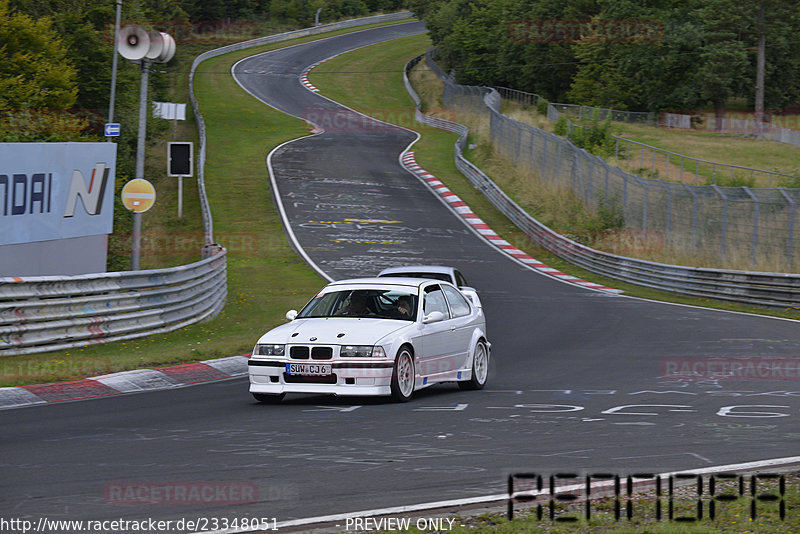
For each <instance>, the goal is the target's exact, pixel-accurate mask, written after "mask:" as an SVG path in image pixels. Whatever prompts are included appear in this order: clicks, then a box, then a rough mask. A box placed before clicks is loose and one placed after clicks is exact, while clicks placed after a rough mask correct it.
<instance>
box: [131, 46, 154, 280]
mask: <svg viewBox="0 0 800 534" xmlns="http://www.w3.org/2000/svg"><path fill="white" fill-rule="evenodd" d="M141 66H142V81H141V86H140V88H139V137H138V139H137V145H136V178H142V179H144V151H145V140H146V137H147V81H148V77H149V74H150V60H149V59H147V58H142V59H141ZM141 218H142V214H141V213H136V212H134V214H133V235H132V236H131V239H132V244H131V271H138V270H139V253H140V251H141V235H142V220H141Z"/></svg>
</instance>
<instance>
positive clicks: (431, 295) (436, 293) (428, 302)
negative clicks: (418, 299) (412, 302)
mask: <svg viewBox="0 0 800 534" xmlns="http://www.w3.org/2000/svg"><path fill="white" fill-rule="evenodd" d="M422 308H423V311H424V312H425V315H430V314H431V313H432V312H435V311H439V312H442V313H443V314H444V317H445V319H449V318H450V311H449V310H448V306H447V300H446V299H445V298H444V293H442V290H441V288H440V287H439V286H438V285H433V286H428V287H426V288H425V299H424V300H423V304H422Z"/></svg>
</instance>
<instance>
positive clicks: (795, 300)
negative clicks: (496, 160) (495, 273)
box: [405, 56, 800, 308]
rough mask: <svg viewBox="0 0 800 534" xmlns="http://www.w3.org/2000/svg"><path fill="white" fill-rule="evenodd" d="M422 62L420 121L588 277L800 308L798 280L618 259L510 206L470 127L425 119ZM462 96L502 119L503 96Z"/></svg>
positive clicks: (505, 208) (497, 200) (522, 223)
mask: <svg viewBox="0 0 800 534" xmlns="http://www.w3.org/2000/svg"><path fill="white" fill-rule="evenodd" d="M422 57H423V56H419V57H417V58H414V59H413V60H412V61H410V62H409V63H408V64H407V65H406V69H405V84H406V88H407V90H408V91H409V93H410V94H411V96H412V98H413V99H414V101H415V102H417V105H418V108H417V114H416V115H417V117H418V120H420V122H423V123H425V124H428V125H431V126H436V127H438V128H443V129H445V130H448V131H451V132H455V133H458V134H459V139H458V141H457V142H456V145H455V164H456V167H457V168H458V169H459V170H460V171H461V172H462V173H463V174H464V175H465V176H466V177H467V178H468V179H469V180H470V182H472V184H473V185H474V186H475V187H476V188H478V189H479V190H480V191H482V192H483V194H484V195H485V196H486V197H487V198H488V199H489V200H490V201H491V202H492V204H493V205H494V206H495V207H496V208H497V209H498V210H500V211H501V212H502V213H503V214H504V215H505V216H506V217H508V218H509V219H510V220H511V221H512V222H513V223H514V224H515V225H517V226H518V227H519V228H520V229H521V230H522V231H523V232H525V234H526V235H527V236H528V237H529V238H530V239H531V240H532V241H533V242H534V243H536V244H537V245H539V246H542V247H544V248H545V249H547V250H549V251H550V252H552V253H553V254H555V255H556V256H558V257H560V258H563V259H564V260H566V261H568V262H570V263H573V264H575V265H578V266H580V267H582V268H584V269H586V270H588V271H591V272H594V273H597V274H600V275H603V276H607V277H609V278H614V279H616V280H621V281H624V282H630V283H633V284H637V285H641V286H646V287H650V288H654V289H660V290H664V291H671V292H675V293H682V294H686V295H693V296H698V297H710V298H715V299H722V300H729V301H735V302H742V303H746V304H755V305H762V306H772V307H781V308H785V307H797V306H800V275H798V274H783V273H761V272H748V271H732V270H724V269H705V268H696V267H685V266H681V265H667V264H662V263H656V262H651V261H646V260H640V259H636V258H629V257H625V256H618V255H615V254H609V253H607V252H602V251H599V250H595V249H593V248H590V247H587V246H585V245H582V244H580V243H578V242H576V241H573V240H571V239H568V238H566V237H564V236H562V235H561V234H558V233H557V232H555V231H553V230H551V229H550V228H548V227H547V226H545V225H543V224H542V223H540V222H539V221H537V220H536V219H534V218H533V217H531V216H530V215H529V214H528V213H527V212H526V211H525V210H524V209H522V208H521V207H520V206H519V205H518V204H517V203H515V202H514V201H513V200H511V199H510V198H509V197H508V195H506V194H505V193H504V192H503V191H502V190H501V189H500V187H498V186H497V184H495V183H494V182H493V181H492V180H491V179H490V178H489V177H488V176H486V175H485V174H484V173H483V172H482V171H481V170H480V169H479V168H477V167H476V166H475V165H473V164H472V163H470V162H469V161H467V159H466V158H464V156H463V154H462V151H463V149H464V148H465V147H466V142H467V134H468V129H467V127H466V126H463V125H461V124H457V123H454V122H451V121H446V120H444V119H438V118H435V117H429V116H427V115H424V114H423V113H422V111H421V108H420V107H419V106H420V99H419V96H418V95H417V94H416V92H415V91H414V89H413V87H412V86H411V84H410V82H409V81H408V72H409V71H410V69H411V68H413V66H414V65H416V64H417V63H418V62H419V61H420V60H421V59H422ZM428 61H429V63H428V66H429V68H430V69H431V70H432V71H433V72H435V73H437V75H439V78H440V79H442V80H443V81H444V83H445V85H446V86H447V85H448V84H449V85H455V84H453V82H452V81H451V80H449V79H448V78H447V76H446V75H444V73H443V72H442V70H441V69H440V68H439V67H438V66H437V65H436V64H435V63H434V62H433V61H432V59H430V57H429V58H428ZM462 93H463V94H464V95H465V96H464V98H470V99H474V98H482V100H483V103H484V104H485V106H486V109H487V112H488V113H490V114H496V115H501V114H500V112H499V94H498V93H497V91H495V90H494V89H489V88H485V87H481V88H478V87H470V88H464V89H463V91H462ZM506 119H507V117H506ZM508 120H510V119H508ZM542 133H543V134H544V135H548V136H550V135H552V134H547V133H546V132H542ZM552 137H553V142H555V141H556V139H557V138H556V136H552ZM572 149H573V150H575V151H580V149H579V148H577V147H575V146H574V145H572Z"/></svg>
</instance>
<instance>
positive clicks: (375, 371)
mask: <svg viewBox="0 0 800 534" xmlns="http://www.w3.org/2000/svg"><path fill="white" fill-rule="evenodd" d="M289 363H316V364H330V365H331V367H332V374H331V375H324V376H315V375H291V374H289V373H287V364H289ZM247 366H248V374H249V375H250V392H251V393H267V394H275V395H278V394H281V393H325V394H333V395H342V396H345V395H390V394H391V381H392V370H393V367H394V361H393V360H388V359H358V360H354V359H347V360H344V359H336V360H328V361H324V360H323V361H314V362H308V361H305V362H298V361H296V360H289V359H283V358H281V359H278V358H257V357H253V358H251V359H250V360H248V362H247Z"/></svg>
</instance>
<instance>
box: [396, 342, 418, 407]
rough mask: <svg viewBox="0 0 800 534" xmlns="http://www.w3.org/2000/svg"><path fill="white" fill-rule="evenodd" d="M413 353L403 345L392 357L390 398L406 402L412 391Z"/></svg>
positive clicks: (413, 373)
mask: <svg viewBox="0 0 800 534" xmlns="http://www.w3.org/2000/svg"><path fill="white" fill-rule="evenodd" d="M415 374H416V373H415V372H414V355H413V354H411V350H409V348H408V347H403V348H402V349H400V352H398V353H397V357H396V358H395V359H394V372H392V385H391V390H392V399H393V400H394V401H395V402H407V401H408V400H409V399H410V398H411V395H412V394H413V393H414V376H415Z"/></svg>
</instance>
